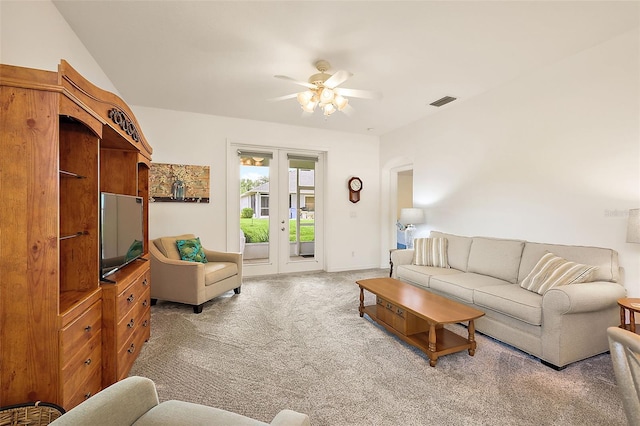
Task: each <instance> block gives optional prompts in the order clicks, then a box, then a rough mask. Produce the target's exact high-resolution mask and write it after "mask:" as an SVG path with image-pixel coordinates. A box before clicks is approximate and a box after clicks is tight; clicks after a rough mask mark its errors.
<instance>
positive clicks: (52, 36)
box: [0, 0, 120, 96]
mask: <svg viewBox="0 0 640 426" xmlns="http://www.w3.org/2000/svg"><path fill="white" fill-rule="evenodd" d="M61 59H65V60H66V61H67V62H69V64H70V65H71V66H72V67H73V68H75V69H76V70H77V71H78V72H79V73H80V74H82V75H83V76H84V77H85V78H86V79H88V80H89V81H90V82H92V83H93V84H95V85H96V86H98V87H100V88H102V89H104V90H108V91H110V92H113V93H115V94H117V95H118V96H120V95H119V93H118V92H117V90H116V88H115V87H114V85H113V83H112V82H111V80H109V78H108V77H107V76H106V74H105V73H104V72H103V71H102V69H101V68H100V66H99V65H98V63H97V62H96V61H95V59H93V56H91V54H90V53H89V51H88V50H87V49H86V48H85V47H84V44H82V42H81V41H80V39H78V37H77V36H76V34H75V33H74V32H73V30H72V29H71V27H70V26H69V24H67V21H65V20H64V18H63V17H62V15H60V13H59V12H58V9H56V7H55V6H54V5H53V3H51V2H50V1H48V0H46V1H7V0H0V63H2V64H7V65H18V66H21V67H27V68H36V69H41V70H48V71H57V70H58V64H59V63H60V60H61Z"/></svg>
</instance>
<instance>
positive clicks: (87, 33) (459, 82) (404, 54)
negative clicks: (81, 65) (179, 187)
mask: <svg viewBox="0 0 640 426" xmlns="http://www.w3.org/2000/svg"><path fill="white" fill-rule="evenodd" d="M54 4H55V5H56V7H57V8H58V10H59V11H60V13H61V14H62V15H63V17H64V18H65V19H66V21H67V22H68V23H69V25H70V26H71V27H72V28H73V30H74V31H75V32H76V34H77V35H78V36H79V38H80V39H81V40H82V41H83V43H84V44H85V46H86V47H87V49H88V50H89V52H90V53H91V54H92V55H93V57H94V58H95V59H96V61H97V62H98V64H99V65H100V66H101V67H102V69H103V70H104V72H105V73H106V74H107V76H108V77H109V78H110V79H111V81H112V82H113V84H114V85H115V86H116V87H117V88H118V90H119V92H120V94H121V95H122V97H123V98H124V99H125V101H126V102H128V103H129V104H132V105H139V106H147V107H156V108H164V109H171V110H180V111H189V112H197V113H203V114H212V115H220V116H229V117H238V118H246V119H251V120H261V121H270V122H277V123H286V124H292V125H299V126H310V127H317V128H322V129H331V130H338V131H346V132H355V133H364V134H376V135H380V134H384V133H386V132H389V131H391V130H394V129H396V128H399V127H402V126H404V125H406V124H408V123H411V122H414V121H416V120H419V119H420V118H422V117H425V116H427V115H429V114H433V113H435V112H437V111H439V109H438V108H436V107H432V106H429V105H428V104H429V103H430V102H432V101H434V100H437V99H439V98H441V97H443V96H445V95H450V96H454V97H456V98H458V100H457V101H455V102H453V103H451V104H448V105H446V106H444V107H442V108H441V109H440V110H442V109H445V108H456V106H457V105H460V104H461V103H462V102H464V101H465V100H468V99H470V98H472V97H473V96H476V95H478V94H480V93H482V92H485V91H487V90H490V89H491V88H494V87H496V86H499V85H502V84H505V83H506V82H509V81H511V80H514V79H517V78H518V77H520V76H523V75H525V74H527V73H530V72H533V71H534V70H536V69H539V68H541V67H544V66H547V65H549V64H552V63H554V62H556V61H559V60H562V58H565V57H567V56H570V55H573V54H575V53H577V52H579V51H581V50H584V49H587V48H589V47H591V46H594V45H596V44H598V43H601V42H603V41H606V40H608V39H611V38H613V37H615V36H617V35H619V34H622V33H625V32H627V31H630V30H631V29H633V28H637V27H638V21H639V17H638V10H639V9H638V5H639V3H638V2H637V1H629V2H609V1H602V2H592V1H589V2H578V1H568V2H554V1H533V2H520V1H512V2H507V1H501V2H485V1H470V2H459V1H449V2H446V1H409V2H397V1H351V2H350V1H333V2H332V1H317V2H316V1H290V2H283V1H254V2H245V1H227V2H222V1H86V0H79V1H75V0H61V1H54ZM318 59H325V60H328V61H329V62H330V63H331V65H332V70H333V71H335V70H338V69H345V70H348V71H350V72H352V73H353V77H351V78H350V79H349V80H348V81H347V82H345V83H344V84H342V85H341V86H340V87H345V88H351V89H365V90H375V91H379V92H381V93H382V94H383V99H381V100H365V99H353V98H352V99H351V100H350V105H352V106H353V108H354V109H355V111H354V114H353V115H352V116H350V117H347V116H345V115H344V114H342V113H339V112H337V113H335V114H333V115H332V116H330V117H328V119H326V120H325V118H324V117H323V116H322V114H321V113H320V112H319V111H316V113H315V114H314V115H313V116H311V117H308V118H302V116H301V109H300V106H299V105H298V103H297V102H296V100H295V99H288V100H285V101H281V102H275V103H274V102H268V101H267V99H269V98H273V97H277V96H281V95H286V94H290V93H295V92H298V91H301V90H303V88H302V87H300V86H297V85H295V84H293V83H291V82H288V81H283V80H279V79H276V78H274V75H276V74H284V75H287V76H291V77H293V78H294V79H296V80H303V81H306V80H307V78H308V77H309V76H310V75H311V74H313V73H315V72H316V70H315V68H314V66H313V63H314V62H315V61H316V60H318ZM330 72H331V71H330Z"/></svg>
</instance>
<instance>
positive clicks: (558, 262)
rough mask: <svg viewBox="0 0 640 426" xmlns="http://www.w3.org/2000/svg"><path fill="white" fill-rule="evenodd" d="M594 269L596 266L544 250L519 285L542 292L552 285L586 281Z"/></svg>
mask: <svg viewBox="0 0 640 426" xmlns="http://www.w3.org/2000/svg"><path fill="white" fill-rule="evenodd" d="M596 269H598V267H597V266H590V265H583V264H580V263H576V262H570V261H568V260H566V259H563V258H561V257H559V256H556V255H555V254H553V253H550V252H546V253H545V254H544V255H543V256H542V257H541V258H540V260H539V261H538V263H537V264H536V266H534V268H533V269H532V270H531V272H529V275H527V276H526V278H525V279H524V280H522V282H521V283H520V287H522V288H524V289H527V290H529V291H533V292H536V293H538V294H544V293H545V292H546V291H547V290H549V289H550V288H553V287H558V286H562V285H567V284H577V283H584V282H588V281H589V280H590V279H591V276H592V275H593V273H594V271H595V270H596Z"/></svg>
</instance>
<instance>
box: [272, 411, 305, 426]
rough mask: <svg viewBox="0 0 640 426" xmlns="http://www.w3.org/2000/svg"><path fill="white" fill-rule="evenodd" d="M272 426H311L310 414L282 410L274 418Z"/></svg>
mask: <svg viewBox="0 0 640 426" xmlns="http://www.w3.org/2000/svg"><path fill="white" fill-rule="evenodd" d="M270 424H271V425H272V426H310V425H311V422H310V420H309V416H307V415H306V414H302V413H298V412H296V411H292V410H282V411H280V412H279V413H278V414H276V416H275V417H274V418H273V420H272V421H271V423H270Z"/></svg>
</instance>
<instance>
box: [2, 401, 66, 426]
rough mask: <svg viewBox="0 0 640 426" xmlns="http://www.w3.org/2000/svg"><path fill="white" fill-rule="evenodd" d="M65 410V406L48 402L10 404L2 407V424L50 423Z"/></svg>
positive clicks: (16, 425) (11, 425)
mask: <svg viewBox="0 0 640 426" xmlns="http://www.w3.org/2000/svg"><path fill="white" fill-rule="evenodd" d="M64 412H65V411H64V408H62V407H59V406H57V405H55V404H50V403H48V402H40V401H38V402H36V403H33V402H32V403H27V404H17V405H10V406H8V407H1V408H0V426H22V425H29V426H43V425H48V424H49V423H51V422H52V421H54V420H55V419H57V418H58V417H60V416H61V415H63V414H64Z"/></svg>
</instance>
